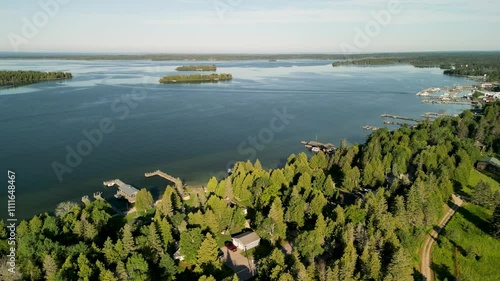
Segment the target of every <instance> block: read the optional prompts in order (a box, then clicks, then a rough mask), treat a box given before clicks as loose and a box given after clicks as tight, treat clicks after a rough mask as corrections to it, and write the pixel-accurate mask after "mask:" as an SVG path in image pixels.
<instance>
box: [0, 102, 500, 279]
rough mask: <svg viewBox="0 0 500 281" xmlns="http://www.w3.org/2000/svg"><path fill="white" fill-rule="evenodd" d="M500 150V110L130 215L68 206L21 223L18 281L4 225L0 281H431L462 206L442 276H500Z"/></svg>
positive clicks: (197, 191)
mask: <svg viewBox="0 0 500 281" xmlns="http://www.w3.org/2000/svg"><path fill="white" fill-rule="evenodd" d="M499 153H500V102H496V103H488V104H486V105H485V106H484V107H483V108H482V110H478V111H475V112H474V113H473V112H471V111H469V110H466V111H464V112H463V113H462V114H461V115H459V116H456V117H439V118H437V119H436V120H434V121H430V120H424V121H421V122H420V123H419V124H418V126H416V127H415V128H408V127H402V128H399V129H397V130H394V131H389V130H388V129H386V128H382V129H379V130H377V131H375V132H373V133H372V134H371V135H370V136H369V137H368V138H367V140H366V142H365V143H364V144H353V145H350V146H349V145H347V143H346V141H343V142H342V143H341V145H340V147H339V148H338V149H337V150H336V152H335V153H334V154H332V155H328V154H324V153H322V152H319V153H318V154H316V155H314V156H312V157H308V156H307V155H306V154H305V153H300V154H298V155H294V154H292V155H290V156H289V157H288V159H287V161H286V163H284V165H283V166H282V167H279V168H273V169H266V168H263V167H262V165H261V163H260V162H259V161H258V160H257V161H255V162H254V163H252V162H250V161H247V162H238V163H236V164H235V166H234V168H233V170H232V173H231V174H229V175H228V176H227V177H225V178H222V179H216V178H215V177H212V178H211V179H210V180H209V181H208V183H207V184H206V186H205V187H203V188H192V189H191V190H190V191H189V193H190V197H189V198H190V199H185V200H183V198H182V197H181V196H179V194H178V192H176V189H175V188H173V187H171V186H167V187H166V188H165V191H164V193H163V196H162V197H161V198H160V200H159V201H157V202H156V203H153V202H154V201H153V197H152V195H151V193H150V192H149V191H148V190H147V189H141V190H139V191H138V192H137V195H136V196H135V206H134V207H135V209H134V210H135V211H134V212H133V213H131V214H129V215H127V216H125V217H124V216H121V215H119V214H115V213H114V211H113V210H112V209H111V206H110V205H109V203H107V202H106V201H105V200H103V199H102V198H98V199H97V200H95V201H92V202H90V201H87V202H86V203H85V204H84V205H82V204H77V203H72V202H63V203H61V204H59V205H58V206H57V208H56V210H55V212H54V213H44V214H40V215H37V216H34V217H33V218H30V219H27V220H19V222H18V225H17V228H16V229H15V234H14V237H15V242H16V248H15V251H14V253H15V258H14V259H15V265H16V272H15V273H10V272H8V271H7V269H8V266H9V265H8V262H9V261H10V260H9V259H8V257H9V255H11V253H12V247H13V246H9V245H10V244H9V242H10V240H9V237H12V234H11V233H8V232H7V230H9V231H10V229H11V227H10V225H11V224H12V223H10V222H9V227H6V223H5V222H4V221H1V220H0V257H1V258H0V279H1V280H115V281H118V280H177V281H179V280H204V281H215V280H226V281H232V280H241V279H239V277H237V276H236V271H237V272H238V274H241V272H247V273H248V274H246V275H245V276H246V277H249V276H251V275H253V278H254V279H253V280H262V281H282V280H283V281H289V280H322V281H324V280H332V281H340V280H391V281H412V280H421V279H423V278H422V277H423V276H422V274H421V273H420V272H422V271H421V267H420V263H421V261H422V260H424V255H425V259H426V260H428V259H429V256H428V255H429V254H428V252H429V251H427V254H425V253H426V251H421V249H422V246H423V244H424V243H423V241H424V239H426V237H429V235H428V233H429V232H430V231H432V230H433V229H436V228H437V227H436V225H437V224H438V222H439V221H443V218H445V214H448V213H450V210H451V209H450V208H451V207H453V208H457V209H458V210H457V212H456V214H455V215H454V216H453V217H452V219H451V221H450V223H449V224H448V225H446V228H445V230H444V231H443V232H442V233H441V235H440V236H439V238H438V239H439V241H440V242H439V243H438V244H437V245H436V244H435V245H434V246H433V247H432V249H434V251H433V254H432V255H433V258H432V260H433V263H435V262H439V264H438V265H436V266H432V267H431V268H432V270H434V275H435V277H436V280H445V279H447V280H452V279H454V278H455V273H454V272H455V271H454V269H455V266H456V265H457V263H455V259H458V260H459V263H458V265H459V266H460V267H459V270H460V278H461V279H463V280H485V281H488V280H492V281H493V280H495V281H496V280H498V276H500V267H498V258H499V253H500V186H499V184H498V182H499V178H498V176H499V170H498V169H499V166H498V160H493V159H495V158H494V157H498V155H499ZM457 195H460V196H461V198H462V199H461V200H460V204H461V205H462V206H461V207H459V208H458V206H460V205H455V202H456V201H455V200H456V198H457ZM452 198H453V200H452ZM462 200H463V203H462V202H461V201H462ZM247 228H251V229H252V230H253V231H254V232H251V231H250V232H245V231H249V230H248V229H247ZM246 229H247V230H246ZM242 231H243V232H245V233H244V234H242ZM242 235H247V236H245V237H246V238H245V239H246V240H245V241H244V240H243V239H242V238H241V237H242ZM433 238H434V237H433ZM231 240H232V241H233V243H236V244H235V245H236V246H235V245H233V244H230V243H228V242H226V241H231ZM428 240H429V241H430V240H432V239H428ZM247 245H248V246H249V247H251V249H249V248H246V247H247ZM457 249H458V250H457ZM245 250H246V251H245ZM422 253H423V254H422ZM221 255H222V257H221ZM228 255H231V256H232V257H234V259H233V258H231V259H230V258H228ZM235 262H238V264H237V265H235ZM233 269H236V271H233ZM241 276H243V275H241ZM427 280H429V279H427Z"/></svg>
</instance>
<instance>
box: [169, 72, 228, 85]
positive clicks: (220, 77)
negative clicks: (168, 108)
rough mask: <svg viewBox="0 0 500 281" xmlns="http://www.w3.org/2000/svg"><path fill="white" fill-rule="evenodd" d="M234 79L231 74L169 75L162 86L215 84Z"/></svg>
mask: <svg viewBox="0 0 500 281" xmlns="http://www.w3.org/2000/svg"><path fill="white" fill-rule="evenodd" d="M231 79H233V76H232V75H231V74H229V73H221V74H215V73H214V74H206V75H203V74H192V75H168V76H165V77H163V78H161V79H160V83H162V84H181V83H215V82H219V81H228V80H231Z"/></svg>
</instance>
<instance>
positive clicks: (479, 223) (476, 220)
mask: <svg viewBox="0 0 500 281" xmlns="http://www.w3.org/2000/svg"><path fill="white" fill-rule="evenodd" d="M457 212H458V213H459V214H461V215H462V216H463V217H464V218H465V219H466V220H468V221H469V222H471V223H472V224H474V225H475V226H476V227H477V228H479V229H481V230H482V231H484V232H488V228H489V225H488V222H487V221H485V220H483V219H482V218H480V217H478V216H477V215H475V214H473V213H471V212H470V211H469V210H467V209H465V208H460V209H458V211H457Z"/></svg>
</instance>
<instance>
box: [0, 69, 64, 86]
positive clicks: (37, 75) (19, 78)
mask: <svg viewBox="0 0 500 281" xmlns="http://www.w3.org/2000/svg"><path fill="white" fill-rule="evenodd" d="M71 78H73V75H72V74H71V73H69V72H42V71H24V70H14V71H13V70H0V86H22V85H28V84H34V83H39V82H43V81H51V80H61V79H71Z"/></svg>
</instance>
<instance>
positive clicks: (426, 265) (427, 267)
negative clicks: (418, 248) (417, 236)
mask: <svg viewBox="0 0 500 281" xmlns="http://www.w3.org/2000/svg"><path fill="white" fill-rule="evenodd" d="M452 199H453V203H454V204H455V205H454V206H453V208H451V209H448V211H447V212H446V214H444V216H443V217H442V218H441V220H440V221H439V223H438V225H437V226H436V227H434V229H433V230H432V231H431V233H429V235H428V236H427V237H426V238H425V241H424V246H423V247H422V263H421V265H420V270H421V272H422V275H423V277H424V278H423V280H424V281H426V280H427V281H430V280H434V279H432V269H431V250H432V245H433V244H434V241H436V240H437V238H438V236H439V233H440V232H441V230H442V229H443V228H444V226H445V225H446V224H447V223H448V221H449V220H450V218H451V217H452V216H453V215H454V214H455V212H456V210H457V209H458V208H459V207H460V206H461V205H462V203H463V202H462V199H460V198H459V197H458V196H457V195H455V194H453V195H452Z"/></svg>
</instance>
